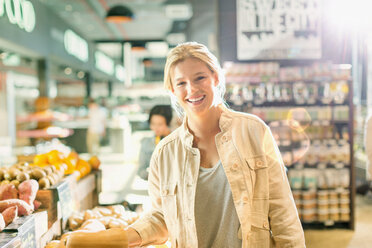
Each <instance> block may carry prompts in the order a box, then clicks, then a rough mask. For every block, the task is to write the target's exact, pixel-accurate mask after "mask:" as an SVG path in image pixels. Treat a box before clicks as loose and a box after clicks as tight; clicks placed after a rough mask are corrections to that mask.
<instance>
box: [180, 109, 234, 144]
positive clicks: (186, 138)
mask: <svg viewBox="0 0 372 248" xmlns="http://www.w3.org/2000/svg"><path fill="white" fill-rule="evenodd" d="M219 108H220V109H221V110H222V113H221V117H220V120H219V126H220V129H221V133H225V132H226V131H228V130H229V129H230V127H231V123H232V111H231V110H230V109H228V108H227V107H226V106H225V105H223V104H220V105H219ZM180 138H181V141H182V142H183V144H184V145H185V146H186V147H188V148H190V149H191V148H192V143H193V140H194V136H193V135H192V134H191V133H190V131H189V128H188V127H187V115H186V114H185V117H184V118H183V121H182V125H181V127H180Z"/></svg>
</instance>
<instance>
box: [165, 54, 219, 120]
mask: <svg viewBox="0 0 372 248" xmlns="http://www.w3.org/2000/svg"><path fill="white" fill-rule="evenodd" d="M171 79H172V86H173V89H172V93H173V94H174V95H175V96H176V97H177V101H178V103H179V104H180V105H181V107H182V108H183V109H184V111H185V112H186V113H187V114H194V115H198V116H201V115H203V114H205V113H207V111H208V110H209V109H210V108H211V107H212V106H213V98H214V91H215V87H216V86H217V84H218V80H217V75H216V74H215V73H213V72H212V71H211V70H210V69H209V68H208V67H207V65H206V64H205V63H204V62H202V61H201V60H199V59H195V58H188V59H185V60H184V61H182V62H179V63H178V64H176V65H175V66H174V68H173V70H172V72H171Z"/></svg>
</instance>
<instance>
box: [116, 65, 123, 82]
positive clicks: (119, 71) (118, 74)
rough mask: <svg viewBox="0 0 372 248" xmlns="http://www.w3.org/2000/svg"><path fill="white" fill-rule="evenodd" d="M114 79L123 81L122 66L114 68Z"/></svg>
mask: <svg viewBox="0 0 372 248" xmlns="http://www.w3.org/2000/svg"><path fill="white" fill-rule="evenodd" d="M115 77H116V78H117V79H119V80H120V81H123V82H124V81H125V68H124V66H122V65H116V66H115Z"/></svg>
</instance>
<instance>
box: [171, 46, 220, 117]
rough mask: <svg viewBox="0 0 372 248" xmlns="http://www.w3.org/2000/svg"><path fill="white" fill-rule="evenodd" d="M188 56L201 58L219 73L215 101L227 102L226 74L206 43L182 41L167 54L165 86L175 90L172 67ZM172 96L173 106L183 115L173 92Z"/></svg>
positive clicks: (212, 69) (212, 70) (216, 102)
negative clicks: (225, 99) (225, 97)
mask: <svg viewBox="0 0 372 248" xmlns="http://www.w3.org/2000/svg"><path fill="white" fill-rule="evenodd" d="M188 58H195V59H199V60H200V61H202V62H204V63H205V64H206V66H207V67H208V68H209V69H210V70H211V72H212V73H216V74H217V78H218V85H217V87H216V92H215V93H216V94H215V96H214V103H215V104H220V103H223V104H225V102H224V95H225V91H226V87H225V76H224V74H223V72H222V68H221V65H220V63H219V62H218V60H217V58H216V56H214V55H213V54H212V53H211V52H210V51H209V50H208V48H207V47H206V46H205V45H203V44H200V43H197V42H185V43H181V44H179V45H178V46H176V47H175V48H173V49H172V50H171V51H170V52H169V54H168V56H167V61H166V63H165V67H164V87H165V88H166V89H167V90H169V91H170V92H172V90H173V84H172V78H171V72H172V69H173V68H174V66H176V65H177V64H178V63H180V62H182V61H184V60H185V59H188ZM170 96H171V102H172V106H173V108H174V109H175V111H176V112H177V114H178V115H179V116H182V115H183V109H182V108H181V106H179V104H178V103H177V99H176V97H175V96H174V95H173V94H172V93H171V94H170Z"/></svg>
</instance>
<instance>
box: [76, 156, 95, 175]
mask: <svg viewBox="0 0 372 248" xmlns="http://www.w3.org/2000/svg"><path fill="white" fill-rule="evenodd" d="M76 169H77V170H78V171H80V174H81V177H84V176H86V175H87V174H89V173H90V172H91V170H92V167H91V166H90V164H89V163H88V162H87V161H85V160H84V159H79V160H78V162H77V164H76Z"/></svg>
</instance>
